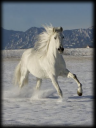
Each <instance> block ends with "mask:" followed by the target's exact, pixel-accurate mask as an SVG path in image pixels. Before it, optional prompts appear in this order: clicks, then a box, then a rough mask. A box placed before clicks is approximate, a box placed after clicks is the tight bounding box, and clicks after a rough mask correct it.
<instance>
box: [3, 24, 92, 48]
mask: <svg viewBox="0 0 96 128" xmlns="http://www.w3.org/2000/svg"><path fill="white" fill-rule="evenodd" d="M43 30H44V28H37V27H31V28H30V29H28V30H27V31H25V32H22V31H13V30H6V29H3V28H1V31H2V49H6V50H7V49H27V48H31V47H33V46H34V43H35V41H36V38H35V37H36V35H38V34H40V33H41V32H42V31H43ZM63 32H64V37H65V38H64V47H65V48H84V47H86V46H87V45H89V46H92V47H93V27H90V28H87V29H73V30H64V31H63Z"/></svg>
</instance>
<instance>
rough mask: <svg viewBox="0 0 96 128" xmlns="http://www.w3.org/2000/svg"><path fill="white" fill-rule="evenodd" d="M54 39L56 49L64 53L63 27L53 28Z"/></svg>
mask: <svg viewBox="0 0 96 128" xmlns="http://www.w3.org/2000/svg"><path fill="white" fill-rule="evenodd" d="M52 40H53V41H54V43H55V44H54V46H56V49H57V50H58V52H59V53H63V51H64V48H63V41H64V35H63V28H62V27H59V28H53V36H52Z"/></svg>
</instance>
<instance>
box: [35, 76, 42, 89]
mask: <svg viewBox="0 0 96 128" xmlns="http://www.w3.org/2000/svg"><path fill="white" fill-rule="evenodd" d="M41 83H42V79H40V78H37V84H36V89H38V90H39V89H40V87H41Z"/></svg>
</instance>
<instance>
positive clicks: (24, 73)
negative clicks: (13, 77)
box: [19, 70, 28, 88]
mask: <svg viewBox="0 0 96 128" xmlns="http://www.w3.org/2000/svg"><path fill="white" fill-rule="evenodd" d="M27 83H28V71H27V70H22V71H21V78H20V84H19V86H20V88H22V87H23V86H24V85H25V84H27Z"/></svg>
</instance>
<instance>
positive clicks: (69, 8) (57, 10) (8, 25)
mask: <svg viewBox="0 0 96 128" xmlns="http://www.w3.org/2000/svg"><path fill="white" fill-rule="evenodd" d="M92 20H93V3H92V2H53V3H52V2H48V3H47V2H45V3H44V2H36V3H35V2H13V3H12V2H3V3H2V27H3V28H5V29H8V30H17V31H26V30H28V29H29V28H30V27H42V25H43V24H44V25H46V24H48V25H49V24H50V23H51V24H52V25H53V26H55V27H59V26H62V27H63V29H64V30H70V29H78V28H88V27H91V26H93V21H92Z"/></svg>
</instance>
